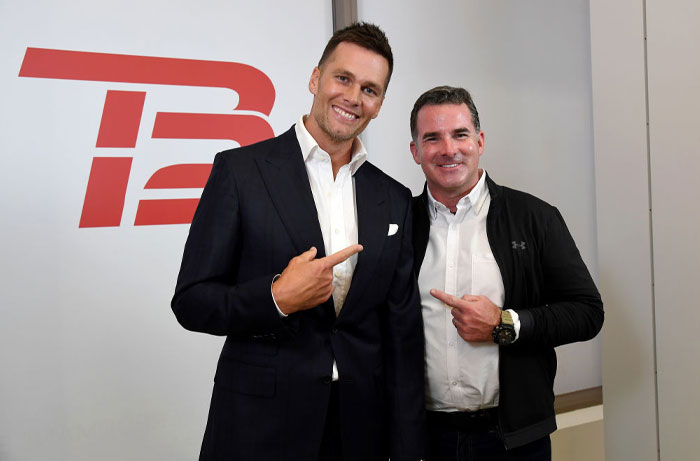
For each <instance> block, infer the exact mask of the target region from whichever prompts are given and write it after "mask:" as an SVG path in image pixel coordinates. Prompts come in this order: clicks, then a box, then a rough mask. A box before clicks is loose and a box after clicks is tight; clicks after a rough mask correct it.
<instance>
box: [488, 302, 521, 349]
mask: <svg viewBox="0 0 700 461" xmlns="http://www.w3.org/2000/svg"><path fill="white" fill-rule="evenodd" d="M491 336H493V342H495V343H496V344H500V345H501V346H507V345H508V344H510V343H512V342H513V341H515V325H514V322H513V316H512V315H510V311H507V310H504V311H501V322H500V323H499V324H498V325H496V327H495V328H494V329H493V333H491Z"/></svg>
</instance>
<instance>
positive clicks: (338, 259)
mask: <svg viewBox="0 0 700 461" xmlns="http://www.w3.org/2000/svg"><path fill="white" fill-rule="evenodd" d="M360 251H362V245H350V246H349V247H347V248H343V249H342V250H340V251H337V252H335V253H333V254H332V255H329V256H326V257H325V258H321V260H322V261H324V262H326V263H327V264H328V266H329V267H333V266H335V265H336V264H340V263H342V262H343V261H345V260H346V259H348V258H349V257H350V256H352V255H354V254H357V253H359V252H360Z"/></svg>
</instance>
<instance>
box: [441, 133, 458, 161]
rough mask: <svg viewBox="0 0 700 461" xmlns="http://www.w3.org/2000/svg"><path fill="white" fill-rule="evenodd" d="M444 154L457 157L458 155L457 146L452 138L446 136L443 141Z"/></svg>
mask: <svg viewBox="0 0 700 461" xmlns="http://www.w3.org/2000/svg"><path fill="white" fill-rule="evenodd" d="M442 152H443V154H445V155H450V156H452V155H455V154H456V153H457V144H456V143H455V141H454V139H452V137H450V136H445V138H444V139H443V140H442Z"/></svg>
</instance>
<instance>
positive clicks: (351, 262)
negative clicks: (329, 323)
mask: <svg viewBox="0 0 700 461" xmlns="http://www.w3.org/2000/svg"><path fill="white" fill-rule="evenodd" d="M304 118H305V117H301V119H300V120H299V122H298V123H297V124H296V126H295V127H294V129H295V131H296V134H297V140H298V141H299V146H300V147H301V155H302V157H303V158H304V164H305V165H306V172H307V173H308V175H309V183H310V184H311V193H312V194H313V196H314V202H315V203H316V211H317V212H318V223H319V225H320V226H321V233H322V234H323V244H324V246H325V251H326V255H331V254H333V253H335V252H337V251H340V250H342V249H343V248H347V247H348V246H350V245H355V244H357V207H356V206H355V179H354V178H353V175H354V174H355V172H356V171H357V170H358V169H359V168H360V166H362V164H363V163H364V162H365V161H366V160H367V152H366V151H365V147H364V145H362V142H361V141H360V139H359V138H355V142H354V143H353V146H352V148H353V153H352V156H351V158H350V162H349V163H347V164H345V165H343V166H341V167H340V169H339V170H338V173H337V174H336V177H335V178H333V165H332V163H331V156H330V155H328V153H327V152H325V151H324V150H323V149H321V148H320V147H319V145H318V143H317V142H316V140H315V139H314V138H313V136H311V134H310V133H309V132H308V131H307V129H306V127H305V126H304ZM356 265H357V254H355V255H353V256H351V257H350V258H348V259H346V260H345V261H343V262H342V263H340V264H338V265H336V266H335V267H334V268H333V304H334V305H335V312H336V315H337V314H339V313H340V309H342V307H343V303H344V302H345V297H346V296H347V294H348V290H349V289H350V281H351V280H352V274H353V272H354V271H355V266H356Z"/></svg>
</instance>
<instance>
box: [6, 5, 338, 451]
mask: <svg viewBox="0 0 700 461" xmlns="http://www.w3.org/2000/svg"><path fill="white" fill-rule="evenodd" d="M331 18H332V15H331V10H330V3H329V2H327V1H323V0H307V1H305V2H302V3H298V2H288V3H285V2H277V1H273V0H269V1H265V0H263V1H256V2H247V1H245V2H244V1H238V0H235V1H200V2H191V1H173V0H168V1H148V2H142V1H134V0H126V1H122V2H118V3H103V2H89V1H71V2H56V1H50V0H44V1H31V2H9V1H8V2H5V1H2V2H1V3H0V42H1V43H2V51H1V55H0V56H1V58H0V82H1V85H2V104H1V105H0V114H1V115H0V117H1V118H0V145H1V146H2V148H1V149H2V150H1V151H2V168H1V169H0V170H1V172H0V188H1V191H2V202H1V203H2V204H1V205H0V206H1V207H2V208H1V209H0V214H1V216H2V223H3V224H2V226H1V227H0V229H1V230H0V232H2V236H1V238H0V246H1V254H2V266H1V270H2V273H1V274H0V283H1V284H2V288H1V289H0V297H1V304H0V460H2V461H19V460H31V461H34V460H71V461H78V460H85V461H88V460H89V461H94V460H120V461H121V460H165V459H167V460H176V459H182V460H192V459H196V457H197V455H198V453H199V446H200V443H201V437H202V434H203V431H204V425H205V422H206V413H207V409H208V406H209V398H210V395H211V387H212V381H213V375H214V369H215V365H216V360H217V358H218V354H219V351H220V347H221V344H222V342H223V341H222V338H217V337H212V336H207V335H201V334H196V333H191V332H188V331H186V330H184V329H183V328H181V327H180V326H179V324H178V323H177V322H176V320H175V317H174V316H173V314H172V312H171V310H170V307H169V303H170V298H171V296H172V293H173V289H174V286H175V280H176V277H177V272H178V269H179V264H180V259H181V256H182V248H183V245H184V242H185V238H186V235H187V231H188V226H187V225H183V224H179V225H150V226H134V218H135V215H136V209H137V206H138V203H139V201H140V200H143V199H161V198H188V197H189V198H197V197H198V196H199V194H200V193H201V189H166V190H155V189H152V190H144V185H145V184H146V181H147V180H148V178H149V177H150V176H151V175H152V174H153V173H154V172H155V171H156V170H157V169H159V168H161V167H163V166H167V165H172V164H180V163H208V162H211V161H212V160H213V156H214V154H215V153H216V152H217V151H219V150H222V149H224V148H228V147H234V146H236V145H237V143H235V142H233V141H226V140H179V139H153V138H151V133H152V130H153V126H154V120H155V116H156V112H200V113H214V114H227V113H228V114H231V113H237V112H236V111H235V108H236V106H237V104H238V96H237V94H236V93H235V92H234V91H232V90H230V89H224V88H202V87H187V86H168V85H154V84H137V83H109V82H92V81H78V80H60V79H50V78H29V77H19V76H18V75H19V72H20V67H21V65H22V62H23V59H24V56H25V53H26V51H27V48H28V47H35V48H48V49H54V50H71V51H85V52H99V53H117V54H123V55H135V56H154V57H167V58H186V59H195V60H213V61H226V62H238V63H244V64H247V65H250V66H253V67H255V68H257V69H259V70H260V71H261V72H263V73H264V74H266V75H267V76H268V77H269V79H270V80H271V81H272V83H273V85H274V89H275V93H276V96H275V102H274V106H273V108H272V111H271V113H270V114H269V116H268V115H266V114H261V113H255V112H253V113H251V112H243V113H244V114H248V115H252V116H254V117H260V118H262V120H263V121H264V122H266V123H268V124H269V125H270V126H271V127H272V129H273V130H274V132H275V134H279V133H281V132H283V131H285V130H286V129H287V128H289V126H291V124H292V123H294V122H295V121H296V120H297V118H298V117H299V115H300V113H301V112H302V111H307V110H308V108H309V107H310V105H311V95H310V94H309V93H308V91H307V82H308V78H309V76H310V74H311V70H312V68H313V66H314V65H315V64H316V62H317V60H318V57H319V56H320V54H321V51H322V49H323V46H324V44H325V42H326V40H327V39H328V37H329V36H330V34H331V33H332V21H331ZM301 24H303V25H304V27H301V26H300V25H301ZM108 90H119V91H131V92H134V91H136V92H145V93H146V96H145V102H144V107H143V115H142V117H141V122H140V129H139V131H138V139H137V141H136V144H135V147H133V148H123V147H122V148H98V147H96V141H97V136H98V132H99V129H100V121H101V117H102V110H103V106H104V104H105V95H106V92H107V91H108ZM238 113H240V111H239V112H238ZM93 157H109V158H112V157H132V158H133V161H132V165H131V171H130V176H129V179H128V186H127V189H126V196H125V200H124V210H123V213H122V218H121V224H120V225H119V226H112V227H89V228H86V227H83V228H79V223H80V219H81V212H82V208H83V201H84V198H85V194H86V188H87V182H88V177H89V175H90V168H91V165H92V161H93Z"/></svg>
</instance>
